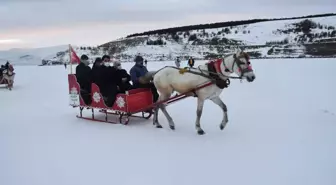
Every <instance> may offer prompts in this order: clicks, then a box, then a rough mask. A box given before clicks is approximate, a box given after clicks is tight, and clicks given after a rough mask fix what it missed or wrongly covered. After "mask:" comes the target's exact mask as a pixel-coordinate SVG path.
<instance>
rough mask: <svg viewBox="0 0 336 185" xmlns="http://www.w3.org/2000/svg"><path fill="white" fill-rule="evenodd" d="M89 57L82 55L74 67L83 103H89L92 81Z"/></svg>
mask: <svg viewBox="0 0 336 185" xmlns="http://www.w3.org/2000/svg"><path fill="white" fill-rule="evenodd" d="M89 64H90V62H89V57H88V56H87V55H82V56H81V58H80V63H79V64H78V66H77V67H76V77H77V82H78V83H79V85H80V88H81V89H80V93H81V96H82V98H83V100H84V102H85V104H87V105H90V104H91V96H90V93H91V83H92V73H91V68H90V66H89Z"/></svg>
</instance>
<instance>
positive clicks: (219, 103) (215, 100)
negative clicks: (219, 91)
mask: <svg viewBox="0 0 336 185" xmlns="http://www.w3.org/2000/svg"><path fill="white" fill-rule="evenodd" d="M211 101H212V102H214V103H215V104H217V105H218V106H219V107H220V108H221V109H222V110H223V119H222V122H221V124H220V126H219V128H220V129H221V130H223V129H224V128H225V126H226V124H227V123H228V122H229V119H228V114H227V107H226V105H225V104H224V102H223V101H222V100H221V99H220V98H219V97H218V96H217V97H214V98H211Z"/></svg>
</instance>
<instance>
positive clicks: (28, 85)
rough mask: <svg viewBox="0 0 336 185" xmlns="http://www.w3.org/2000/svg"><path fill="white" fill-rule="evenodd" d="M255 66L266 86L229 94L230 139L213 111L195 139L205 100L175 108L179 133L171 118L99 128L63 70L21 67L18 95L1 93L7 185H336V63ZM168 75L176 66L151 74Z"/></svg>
mask: <svg viewBox="0 0 336 185" xmlns="http://www.w3.org/2000/svg"><path fill="white" fill-rule="evenodd" d="M204 62H205V61H200V60H197V61H196V65H199V64H202V63H204ZM251 62H252V65H253V68H254V70H255V73H256V76H257V79H256V80H255V81H254V82H253V83H246V82H243V83H240V82H239V81H236V80H232V81H231V85H230V87H229V88H228V89H225V90H224V91H223V93H222V94H221V98H222V99H223V101H224V102H225V103H226V105H227V107H228V114H229V115H228V116H229V122H228V125H227V126H226V128H225V130H224V131H221V130H220V129H219V124H220V122H221V119H222V111H221V109H220V108H219V107H218V106H217V105H215V104H213V103H212V102H211V101H206V102H205V104H204V109H203V115H202V119H201V122H202V126H203V128H204V130H205V131H206V135H204V136H199V135H197V134H196V131H195V119H196V107H197V100H196V99H195V98H187V99H185V100H182V101H179V102H176V103H174V104H172V105H169V106H168V107H167V111H168V112H169V113H170V114H171V116H172V117H173V119H174V121H175V123H176V130H175V131H172V130H170V129H169V127H168V122H167V119H166V118H165V117H164V116H163V114H162V112H161V111H160V113H159V121H160V122H161V124H162V126H163V127H164V128H163V129H156V128H154V126H153V124H152V118H150V119H149V120H141V119H136V118H134V119H131V121H130V124H129V125H127V126H124V125H114V124H107V123H98V122H92V121H87V120H81V119H78V118H76V117H75V115H76V114H79V110H78V108H76V109H74V108H72V107H71V106H69V95H68V91H69V87H68V82H67V74H68V71H67V70H65V69H64V67H63V66H50V67H37V66H17V67H16V68H15V71H16V72H17V76H16V79H15V84H14V89H13V90H12V91H8V90H7V89H5V88H0V94H1V96H0V102H1V103H0V115H1V116H0V117H1V121H0V148H1V152H0V164H1V165H0V172H1V173H0V174H1V175H0V184H1V185H96V184H97V185H223V184H227V185H335V182H336V177H335V172H336V163H335V162H336V142H335V141H336V134H335V131H336V106H335V102H336V96H335V94H336V87H335V85H333V84H334V81H333V80H334V79H336V74H335V68H336V63H335V60H334V59H288V60H281V59H272V60H270V59H265V60H251ZM164 65H174V63H173V62H172V61H169V62H162V63H161V62H152V63H149V65H148V68H149V70H157V69H160V68H162V67H163V66H164ZM122 66H123V67H124V68H125V69H126V70H127V71H129V69H130V68H131V67H132V65H130V64H129V63H124V64H122ZM74 68H75V66H74ZM274 69H276V70H274ZM312 74H314V75H312ZM84 115H85V116H90V115H91V110H84ZM96 116H97V117H96V118H98V119H104V116H105V114H103V113H99V112H98V110H97V111H96ZM109 119H111V120H114V119H118V118H117V117H114V116H112V115H111V116H109Z"/></svg>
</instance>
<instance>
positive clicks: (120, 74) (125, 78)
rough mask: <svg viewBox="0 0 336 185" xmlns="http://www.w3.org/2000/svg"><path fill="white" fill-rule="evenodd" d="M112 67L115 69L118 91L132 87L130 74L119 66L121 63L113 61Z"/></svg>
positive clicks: (121, 91)
mask: <svg viewBox="0 0 336 185" xmlns="http://www.w3.org/2000/svg"><path fill="white" fill-rule="evenodd" d="M113 67H114V68H115V69H116V70H117V71H116V76H117V84H118V87H119V92H120V93H125V92H126V91H127V90H130V89H132V85H131V83H130V81H131V76H130V75H129V74H128V73H127V71H126V70H125V69H123V68H122V67H121V63H120V62H118V61H116V62H114V63H113Z"/></svg>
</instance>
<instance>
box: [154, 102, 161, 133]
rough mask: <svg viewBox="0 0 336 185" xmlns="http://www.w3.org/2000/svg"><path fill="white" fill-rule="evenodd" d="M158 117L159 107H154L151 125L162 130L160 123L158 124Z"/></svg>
mask: <svg viewBox="0 0 336 185" xmlns="http://www.w3.org/2000/svg"><path fill="white" fill-rule="evenodd" d="M158 115H159V107H154V118H153V125H154V126H155V127H156V128H162V126H161V125H160V123H159V118H158Z"/></svg>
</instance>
